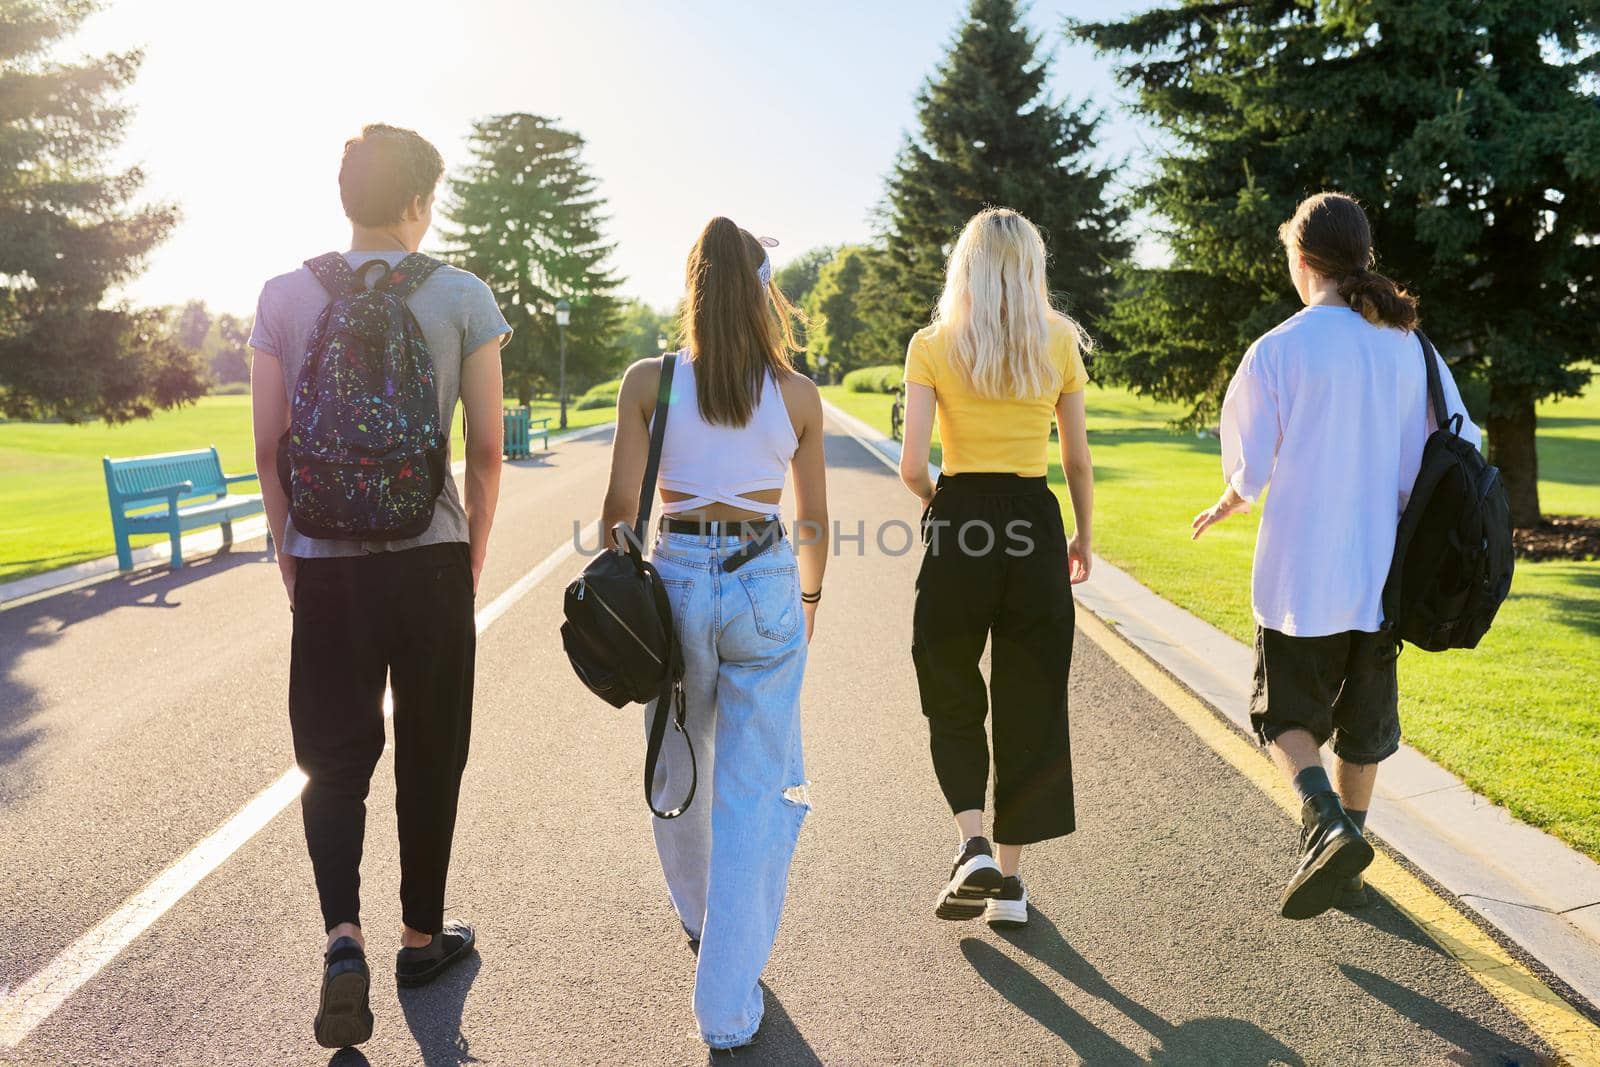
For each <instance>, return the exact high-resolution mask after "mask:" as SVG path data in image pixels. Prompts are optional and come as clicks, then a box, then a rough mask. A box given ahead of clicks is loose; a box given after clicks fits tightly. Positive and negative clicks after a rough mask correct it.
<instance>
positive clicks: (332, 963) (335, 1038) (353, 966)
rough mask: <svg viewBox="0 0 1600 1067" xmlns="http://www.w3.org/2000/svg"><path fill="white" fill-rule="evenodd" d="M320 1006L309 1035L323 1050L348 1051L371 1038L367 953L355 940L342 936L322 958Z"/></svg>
mask: <svg viewBox="0 0 1600 1067" xmlns="http://www.w3.org/2000/svg"><path fill="white" fill-rule="evenodd" d="M323 965H324V970H323V972H322V1004H321V1006H320V1007H319V1008H318V1010H317V1019H316V1022H315V1023H313V1024H312V1032H313V1033H315V1034H316V1035H317V1044H319V1045H321V1046H322V1047H323V1048H349V1047H350V1046H351V1045H359V1044H361V1043H362V1042H363V1041H365V1040H367V1039H368V1038H370V1037H371V1036H372V1008H371V1006H370V1005H369V1004H368V1002H367V992H368V990H369V989H370V988H371V986H372V973H371V972H370V971H369V970H368V969H367V954H366V953H365V952H363V951H361V946H360V945H358V944H356V941H355V938H352V937H341V938H339V939H338V940H337V941H335V942H334V943H333V944H332V945H329V946H328V951H327V953H326V954H325V955H324V956H323Z"/></svg>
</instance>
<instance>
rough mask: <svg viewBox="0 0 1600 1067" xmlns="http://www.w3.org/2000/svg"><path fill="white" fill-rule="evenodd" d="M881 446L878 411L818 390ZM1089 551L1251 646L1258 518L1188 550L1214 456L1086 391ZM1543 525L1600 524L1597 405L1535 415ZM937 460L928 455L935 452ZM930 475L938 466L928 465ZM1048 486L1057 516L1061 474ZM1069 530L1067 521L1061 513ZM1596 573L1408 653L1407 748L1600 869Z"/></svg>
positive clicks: (863, 397)
mask: <svg viewBox="0 0 1600 1067" xmlns="http://www.w3.org/2000/svg"><path fill="white" fill-rule="evenodd" d="M823 392H824V394H825V395H826V396H827V398H828V399H829V400H830V401H832V402H833V403H835V404H837V405H839V406H840V407H842V408H844V409H845V410H847V411H850V412H851V413H852V414H855V415H857V416H859V417H861V418H863V419H865V420H867V421H868V422H870V423H872V424H874V425H876V426H878V427H880V428H881V429H883V430H885V431H887V430H888V426H889V404H890V399H889V397H887V396H876V395H871V394H860V393H846V392H845V391H844V390H843V389H841V388H839V387H829V388H826V389H824V390H823ZM1088 412H1089V442H1090V447H1091V449H1092V451H1093V453H1094V466H1095V497H1096V500H1095V515H1096V519H1095V550H1096V551H1097V552H1099V553H1100V554H1101V555H1102V556H1104V557H1105V558H1106V559H1108V560H1110V561H1111V562H1113V563H1115V564H1117V565H1118V566H1119V567H1122V568H1123V569H1125V570H1127V571H1128V572H1129V573H1131V574H1132V575H1133V576H1134V577H1136V578H1138V579H1139V580H1140V581H1141V582H1143V583H1144V584H1145V585H1147V586H1149V587H1150V588H1152V589H1154V590H1156V591H1157V592H1158V593H1160V594H1161V595H1163V596H1165V597H1167V598H1168V599H1170V600H1172V601H1174V602H1176V603H1178V604H1181V605H1182V606H1184V607H1186V608H1188V609H1189V610H1190V611H1192V612H1194V613H1195V614H1196V615H1199V616H1200V617H1201V618H1204V619H1206V620H1208V621H1209V622H1211V623H1212V624H1214V625H1216V626H1218V627H1220V628H1221V629H1223V630H1225V631H1227V632H1228V633H1230V634H1232V635H1234V636H1235V637H1237V638H1239V639H1240V640H1242V641H1249V640H1250V639H1251V636H1252V634H1253V632H1254V626H1255V623H1254V620H1253V618H1252V615H1251V611H1250V559H1251V553H1252V551H1253V547H1254V543H1255V532H1256V527H1257V524H1258V519H1257V517H1256V515H1254V514H1252V515H1246V516H1240V517H1238V518H1235V519H1230V520H1229V521H1228V522H1226V523H1223V524H1221V525H1220V526H1217V527H1214V528H1213V529H1212V530H1211V531H1209V532H1208V533H1207V534H1206V536H1205V537H1204V538H1203V539H1202V540H1200V541H1198V542H1191V541H1190V540H1189V520H1190V519H1191V518H1193V516H1194V514H1195V513H1196V512H1198V511H1199V510H1201V509H1202V508H1204V507H1206V506H1208V505H1209V504H1211V503H1212V502H1213V501H1214V500H1215V499H1216V497H1217V494H1218V493H1219V492H1220V491H1221V488H1222V474H1221V466H1220V461H1219V459H1218V445H1217V442H1216V440H1215V439H1213V438H1211V437H1202V436H1196V435H1193V434H1187V433H1176V432H1174V431H1172V430H1171V429H1170V427H1169V422H1170V420H1171V418H1172V417H1173V415H1175V414H1176V413H1177V409H1176V408H1175V407H1172V406H1166V405H1161V404H1158V403H1154V402H1151V401H1147V400H1142V399H1139V398H1138V397H1135V396H1133V395H1132V394H1130V393H1128V392H1127V391H1125V390H1120V389H1107V388H1100V387H1091V389H1090V391H1089V395H1088ZM1539 416H1540V434H1539V465H1540V493H1541V498H1542V505H1543V507H1544V509H1545V511H1546V512H1548V513H1554V514H1587V515H1597V514H1600V390H1595V389H1591V390H1590V392H1589V394H1588V395H1587V396H1585V397H1582V398H1579V399H1574V400H1565V401H1556V402H1552V403H1548V404H1545V405H1543V406H1542V407H1541V408H1540V412H1539ZM936 453H937V450H936ZM935 462H937V454H936V455H935ZM1050 478H1051V482H1052V484H1053V485H1055V486H1056V488H1057V492H1058V493H1059V494H1061V496H1062V499H1063V505H1065V500H1066V486H1065V482H1064V480H1063V478H1062V476H1061V469H1060V466H1059V464H1058V463H1052V464H1051V470H1050ZM1063 511H1064V512H1065V514H1066V517H1067V521H1068V523H1069V525H1070V523H1071V509H1070V508H1067V507H1065V506H1064V507H1063ZM1597 677H1600V561H1588V562H1579V563H1559V562H1551V563H1527V562H1519V563H1518V565H1517V577H1516V581H1515V583H1514V584H1513V587H1512V594H1511V598H1510V600H1508V601H1507V603H1506V605H1505V606H1504V607H1503V608H1502V609H1501V610H1500V615H1499V617H1498V619H1497V621H1496V623H1495V626H1494V629H1493V630H1491V631H1490V633H1489V635H1488V637H1486V638H1485V639H1484V641H1483V644H1482V645H1480V646H1479V647H1478V648H1477V649H1475V650H1473V651H1471V652H1448V653H1442V654H1438V655H1431V654H1428V653H1423V652H1418V651H1416V650H1415V649H1408V650H1407V651H1406V653H1405V655H1404V656H1403V658H1402V659H1401V672H1400V684H1401V694H1402V701H1403V707H1402V710H1401V715H1402V719H1403V722H1404V724H1405V731H1406V738H1407V740H1408V741H1410V742H1411V743H1412V744H1414V745H1416V747H1417V748H1419V749H1421V750H1422V751H1424V752H1426V753H1427V754H1428V755H1429V756H1431V757H1432V758H1434V759H1435V760H1437V761H1439V762H1440V763H1441V764H1443V765H1444V766H1446V767H1448V768H1449V769H1450V770H1452V771H1454V772H1455V773H1456V774H1458V775H1460V776H1461V778H1462V779H1463V780H1465V781H1466V782H1467V784H1468V785H1470V786H1471V787H1472V788H1473V789H1475V790H1476V791H1478V792H1479V793H1481V794H1483V795H1484V796H1487V797H1489V798H1490V799H1492V800H1494V801H1496V802H1498V803H1501V804H1504V805H1505V806H1506V807H1507V808H1509V809H1510V810H1511V811H1512V812H1513V813H1514V814H1515V815H1516V816H1517V817H1518V818H1520V819H1523V820H1524V821H1526V822H1529V823H1531V824H1533V825H1535V826H1540V827H1543V828H1544V829H1546V830H1549V831H1550V832H1551V833H1553V834H1555V835H1557V836H1558V837H1561V838H1563V839H1564V840H1566V841H1568V842H1570V843H1572V844H1574V845H1576V846H1577V847H1578V848H1580V849H1582V850H1583V851H1585V852H1587V853H1588V854H1589V855H1591V856H1594V857H1596V858H1600V790H1596V789H1595V787H1594V783H1595V782H1600V701H1596V700H1595V699H1594V697H1593V695H1592V694H1593V685H1594V681H1593V680H1594V679H1595V678H1597Z"/></svg>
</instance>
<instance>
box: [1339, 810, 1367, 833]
mask: <svg viewBox="0 0 1600 1067" xmlns="http://www.w3.org/2000/svg"><path fill="white" fill-rule="evenodd" d="M1344 813H1345V814H1346V815H1348V816H1350V821H1351V822H1353V823H1355V824H1356V829H1357V830H1360V831H1361V832H1362V833H1366V832H1367V813H1366V812H1365V811H1357V810H1356V809H1354V808H1345V809H1344Z"/></svg>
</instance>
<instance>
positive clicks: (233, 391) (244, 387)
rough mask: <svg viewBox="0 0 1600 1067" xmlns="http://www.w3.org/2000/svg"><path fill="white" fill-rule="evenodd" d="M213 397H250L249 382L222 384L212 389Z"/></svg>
mask: <svg viewBox="0 0 1600 1067" xmlns="http://www.w3.org/2000/svg"><path fill="white" fill-rule="evenodd" d="M210 395H212V396H249V395H250V383H249V382H221V383H219V384H217V385H213V386H212V387H211V389H210Z"/></svg>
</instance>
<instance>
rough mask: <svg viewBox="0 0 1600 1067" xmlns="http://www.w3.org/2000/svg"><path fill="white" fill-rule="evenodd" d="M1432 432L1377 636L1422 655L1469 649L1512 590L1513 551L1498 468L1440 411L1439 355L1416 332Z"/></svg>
mask: <svg viewBox="0 0 1600 1067" xmlns="http://www.w3.org/2000/svg"><path fill="white" fill-rule="evenodd" d="M1417 337H1418V339H1419V340H1421V342H1422V358H1423V360H1424V361H1425V362H1426V363H1427V368H1428V403H1429V404H1431V405H1432V408H1433V413H1434V422H1435V424H1436V425H1437V426H1438V429H1436V430H1435V431H1434V432H1433V433H1432V434H1431V435H1430V436H1429V437H1428V442H1427V444H1426V445H1425V446H1424V447H1423V449H1422V465H1421V467H1420V468H1419V469H1418V471H1417V481H1416V485H1415V486H1413V487H1412V490H1411V497H1410V499H1409V500H1408V501H1407V502H1406V509H1405V511H1404V512H1403V513H1402V514H1401V516H1400V525H1399V529H1398V530H1397V531H1396V535H1395V545H1394V559H1393V560H1392V561H1391V563H1390V564H1389V577H1388V580H1387V581H1385V583H1384V587H1383V614H1384V623H1383V625H1384V630H1385V631H1386V632H1388V633H1390V634H1392V635H1393V637H1394V639H1395V644H1396V645H1397V646H1398V644H1399V643H1400V642H1401V641H1402V640H1404V641H1410V642H1411V643H1412V644H1413V645H1416V646H1417V647H1418V648H1420V649H1423V650H1424V651H1427V652H1442V651H1444V650H1445V649H1447V648H1475V647H1477V644H1478V642H1479V641H1480V640H1481V639H1482V638H1483V635H1484V634H1485V633H1486V632H1488V629H1489V625H1490V624H1491V623H1492V622H1494V616H1495V612H1497V611H1499V610H1500V605H1501V603H1502V602H1504V600H1505V598H1506V594H1508V593H1509V592H1510V591H1511V572H1512V569H1513V567H1514V566H1515V563H1516V553H1515V550H1514V548H1513V546H1512V542H1511V506H1510V504H1509V503H1508V502H1507V500H1506V490H1505V485H1504V484H1503V483H1502V482H1501V480H1500V470H1499V468H1498V467H1491V466H1490V465H1489V463H1488V461H1487V460H1485V459H1484V458H1483V455H1482V453H1480V452H1479V451H1478V450H1477V449H1476V448H1474V447H1473V446H1472V444H1471V443H1470V442H1468V441H1467V440H1465V439H1464V438H1462V436H1461V416H1460V415H1456V416H1452V415H1450V413H1449V412H1448V411H1447V410H1446V408H1445V402H1444V388H1443V386H1442V385H1441V384H1440V381H1439V367H1438V363H1437V359H1438V353H1437V352H1435V351H1434V347H1433V342H1431V341H1429V340H1428V338H1427V337H1426V336H1424V335H1423V333H1422V331H1420V330H1419V331H1417Z"/></svg>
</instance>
